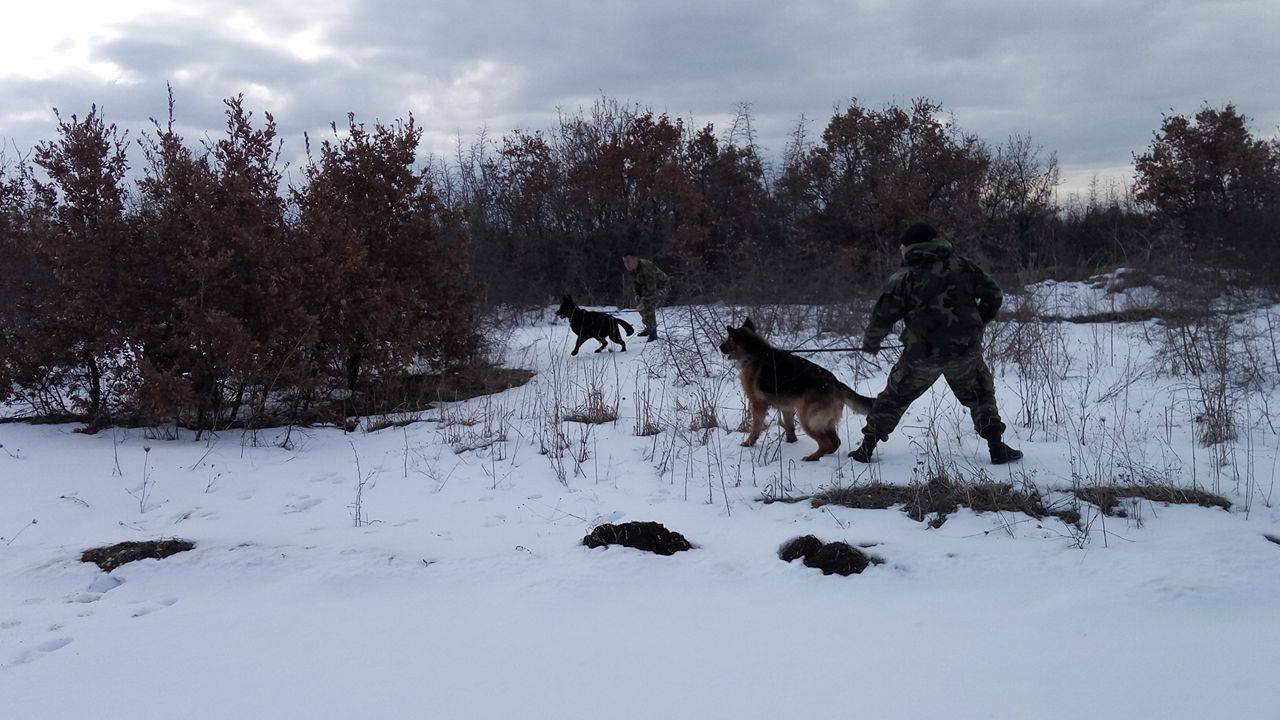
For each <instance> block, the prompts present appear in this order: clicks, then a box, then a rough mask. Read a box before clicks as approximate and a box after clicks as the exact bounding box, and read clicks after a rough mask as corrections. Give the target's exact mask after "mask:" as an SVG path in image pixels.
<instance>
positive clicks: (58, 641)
mask: <svg viewBox="0 0 1280 720" xmlns="http://www.w3.org/2000/svg"><path fill="white" fill-rule="evenodd" d="M70 644H71V638H69V637H60V638H54V639H53V640H45V641H44V642H42V643H39V644H37V645H35V646H34V647H32V648H31V649H30V650H28V651H26V652H24V653H22V654H21V655H19V656H18V657H17V658H15V659H14V661H13V664H14V665H25V664H27V663H29V662H32V661H35V660H39V659H40V658H42V657H44V656H45V655H48V654H49V653H51V652H56V651H58V650H61V649H62V648H64V647H66V646H68V645H70Z"/></svg>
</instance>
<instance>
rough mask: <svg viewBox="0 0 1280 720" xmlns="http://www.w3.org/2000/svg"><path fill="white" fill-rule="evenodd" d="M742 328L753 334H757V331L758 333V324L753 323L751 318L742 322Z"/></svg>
mask: <svg viewBox="0 0 1280 720" xmlns="http://www.w3.org/2000/svg"><path fill="white" fill-rule="evenodd" d="M742 327H744V328H746V329H748V330H750V331H751V332H755V331H756V324H755V323H753V322H751V318H750V317H748V318H747V319H746V320H743V321H742Z"/></svg>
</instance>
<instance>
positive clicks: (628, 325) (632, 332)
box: [613, 318, 636, 337]
mask: <svg viewBox="0 0 1280 720" xmlns="http://www.w3.org/2000/svg"><path fill="white" fill-rule="evenodd" d="M613 321H614V322H616V323H618V326H619V327H621V328H622V329H623V330H626V331H627V336H628V337H630V336H631V335H635V334H636V329H635V328H633V327H631V323H629V322H627V321H626V320H623V319H622V318H614V319H613Z"/></svg>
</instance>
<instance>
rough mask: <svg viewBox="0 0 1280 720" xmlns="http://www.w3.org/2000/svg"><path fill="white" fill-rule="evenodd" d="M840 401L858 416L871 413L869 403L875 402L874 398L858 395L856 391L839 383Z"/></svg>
mask: <svg viewBox="0 0 1280 720" xmlns="http://www.w3.org/2000/svg"><path fill="white" fill-rule="evenodd" d="M840 399H841V400H843V401H844V406H845V407H847V408H849V409H850V410H852V411H854V412H856V413H858V414H859V415H867V414H870V413H871V403H873V402H875V398H869V397H867V396H866V395H862V394H860V393H859V392H858V391H857V390H854V389H853V388H851V387H849V386H848V385H845V384H844V383H840Z"/></svg>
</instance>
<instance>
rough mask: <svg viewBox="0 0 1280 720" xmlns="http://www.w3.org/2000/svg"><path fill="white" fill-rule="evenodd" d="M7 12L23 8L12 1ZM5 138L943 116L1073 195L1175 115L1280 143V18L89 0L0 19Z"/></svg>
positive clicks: (887, 7)
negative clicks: (1033, 161) (1241, 122)
mask: <svg viewBox="0 0 1280 720" xmlns="http://www.w3.org/2000/svg"><path fill="white" fill-rule="evenodd" d="M6 5H12V3H6ZM4 13H5V14H4V20H5V23H4V30H3V38H0V137H2V138H3V139H4V140H5V144H6V146H8V148H9V154H10V156H12V154H13V152H14V150H13V148H14V147H15V146H16V147H17V148H20V149H21V150H22V151H26V150H27V149H29V148H30V147H31V146H32V145H33V144H34V143H35V142H36V141H38V140H41V139H47V138H48V137H49V136H50V134H51V133H52V130H53V117H52V113H51V111H50V108H51V107H54V106H56V107H58V108H60V109H61V110H63V111H64V112H68V113H69V112H81V113H82V112H83V111H85V110H86V109H87V108H88V106H89V104H90V103H93V102H96V103H98V104H99V105H100V106H102V107H104V108H105V110H106V114H107V117H108V119H110V120H112V121H114V122H116V123H118V124H120V125H122V126H124V127H129V128H133V129H135V137H136V130H137V129H142V128H143V127H145V126H146V124H147V123H146V120H147V118H148V117H150V116H157V117H159V116H160V115H161V114H162V113H163V112H164V107H165V94H164V93H165V90H164V85H165V82H166V81H167V82H171V83H172V84H173V86H174V89H175V95H176V99H177V103H178V119H179V122H180V125H181V126H182V127H183V128H184V130H185V131H186V132H187V133H188V134H189V135H193V136H198V135H200V134H202V133H204V132H206V131H216V129H217V128H218V127H219V126H220V124H221V118H220V112H221V102H220V101H221V98H223V97H226V96H228V95H230V94H234V93H237V92H243V93H244V94H245V95H246V97H247V98H248V99H249V101H250V104H251V106H253V107H254V108H257V109H264V110H270V111H271V112H273V113H274V114H275V116H276V119H277V120H278V121H279V122H280V125H281V128H282V129H283V130H284V131H285V133H286V137H287V141H289V142H290V143H291V146H290V147H291V149H292V151H294V152H298V151H300V149H301V146H300V142H298V141H297V138H298V137H300V134H301V133H302V132H303V131H311V132H313V133H314V132H318V131H322V130H323V129H324V128H326V127H327V125H328V123H329V121H330V120H335V119H337V120H341V119H342V118H344V117H345V114H346V112H347V111H349V110H351V111H355V112H356V113H357V115H358V116H359V117H361V118H364V119H370V120H371V119H374V118H381V119H384V120H386V119H393V118H395V117H400V116H403V115H405V114H406V113H408V112H410V111H412V112H413V113H414V115H415V116H416V117H417V118H418V120H419V122H420V124H421V125H423V126H424V127H425V128H426V144H427V147H426V150H428V151H432V152H447V151H448V150H449V148H450V147H451V146H452V144H453V141H454V138H455V137H456V136H457V135H458V134H459V133H461V134H462V135H463V136H464V137H469V136H472V135H474V133H475V132H476V131H477V130H479V129H480V128H482V127H488V128H489V130H490V132H491V133H500V132H503V131H506V130H510V129H512V128H527V129H536V128H540V127H544V126H546V125H547V124H548V123H549V122H550V119H551V118H552V117H553V116H554V114H555V111H556V108H558V107H559V108H565V109H570V110H572V109H576V108H578V107H580V106H583V105H589V104H590V103H591V101H592V99H594V98H595V97H598V96H599V95H600V94H602V93H603V94H607V95H610V96H613V97H618V98H621V99H624V100H633V101H639V102H642V103H645V104H648V105H651V106H653V107H654V108H655V109H657V110H660V111H666V112H668V113H670V114H672V115H679V116H682V117H686V118H688V117H692V118H693V119H694V120H695V121H697V122H699V123H702V122H706V121H716V122H717V125H720V124H721V123H723V122H725V121H726V120H727V119H728V118H729V117H730V116H731V115H732V113H733V110H734V108H735V106H736V105H737V103H739V102H744V101H745V102H750V103H752V104H753V107H754V111H755V114H756V127H757V130H758V133H759V136H760V138H759V139H760V142H761V143H762V145H763V146H764V147H765V149H766V152H769V153H775V154H776V153H777V152H779V151H780V150H781V149H782V147H783V145H784V143H785V137H786V134H787V132H788V130H789V129H790V128H791V127H792V126H793V125H794V123H795V120H796V118H797V117H798V116H799V115H800V113H805V114H806V115H808V116H809V117H810V118H814V119H815V120H816V122H815V124H814V126H813V128H812V129H813V131H814V133H815V135H816V134H817V133H820V132H821V128H822V126H823V125H824V124H825V121H826V119H827V118H829V117H830V115H831V111H832V108H833V107H834V106H836V105H837V104H839V103H842V102H844V101H847V100H848V99H849V98H852V97H857V98H859V99H860V100H861V101H862V102H864V103H866V104H870V105H881V104H883V103H885V102H889V101H899V102H906V101H909V100H910V99H911V98H913V97H917V96H928V97H930V98H933V99H934V100H937V101H939V102H941V103H943V104H944V105H945V106H946V107H948V108H950V109H951V110H952V111H953V112H954V114H955V116H956V118H957V120H958V121H959V123H960V125H961V126H963V127H964V128H966V129H968V130H971V131H974V132H976V133H978V134H979V135H981V136H983V137H984V138H987V139H988V140H992V141H1000V140H1002V139H1003V138H1004V137H1005V136H1007V135H1009V134H1010V133H1029V134H1030V135H1031V136H1032V137H1033V138H1034V139H1035V140H1036V141H1037V142H1038V143H1040V144H1042V145H1044V146H1045V147H1046V148H1048V149H1052V150H1056V151H1057V152H1058V154H1059V157H1060V160H1061V162H1062V167H1063V171H1064V179H1065V181H1066V185H1067V186H1068V188H1069V189H1073V188H1078V187H1081V186H1083V185H1085V184H1086V183H1087V182H1088V178H1089V177H1090V176H1091V175H1092V174H1094V173H1098V174H1101V175H1103V176H1104V177H1106V176H1109V177H1119V178H1125V179H1127V177H1128V174H1129V170H1128V167H1129V165H1130V162H1131V153H1132V152H1134V151H1135V150H1141V149H1142V148H1143V147H1145V146H1146V144H1147V142H1148V141H1149V140H1150V136H1151V132H1152V130H1153V129H1155V128H1156V127H1157V125H1158V124H1159V122H1160V117H1161V113H1162V112H1168V111H1170V110H1172V111H1175V112H1193V111H1194V110H1195V109H1196V108H1197V107H1199V106H1200V105H1201V103H1203V102H1209V103H1212V104H1221V103H1224V102H1227V101H1232V102H1235V103H1236V105H1237V106H1238V107H1240V108H1241V109H1242V110H1243V111H1244V112H1246V113H1247V114H1248V115H1250V116H1251V117H1252V118H1253V119H1254V128H1255V130H1257V131H1259V132H1261V133H1263V134H1265V135H1268V136H1271V135H1274V134H1275V133H1276V130H1277V126H1280V76H1278V75H1277V69H1278V68H1280V2H1278V1H1277V0H1245V1H1241V2H1204V1H1198V2H1179V1H1173V2H1158V1H1156V0H1106V1H1103V2H1095V1H1093V0H1088V1H1073V0H1055V1H1054V2H1034V1H1031V0H964V1H963V2H939V1H929V2H925V1H919V2H917V1H914V0H870V1H864V2H783V1H779V0H750V1H748V2H712V1H706V0H679V1H676V2H668V1H666V0H644V1H642V2H619V1H615V0H594V1H590V2H568V1H566V0H510V1H501V0H321V1H317V2H307V1H306V0H290V1H289V2H277V1H276V0H252V1H249V0H228V1H224V2H215V1H213V0H181V1H171V0H105V1H104V0H94V1H93V2H82V1H80V0H73V1H66V0H63V1H52V2H44V3H33V2H23V3H21V4H20V5H18V6H17V7H6V9H5V11H4Z"/></svg>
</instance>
